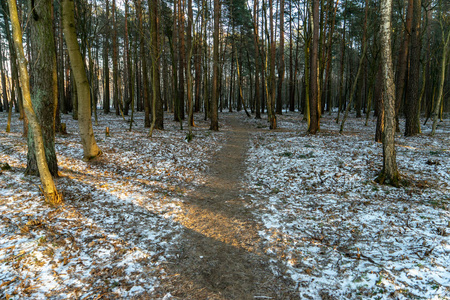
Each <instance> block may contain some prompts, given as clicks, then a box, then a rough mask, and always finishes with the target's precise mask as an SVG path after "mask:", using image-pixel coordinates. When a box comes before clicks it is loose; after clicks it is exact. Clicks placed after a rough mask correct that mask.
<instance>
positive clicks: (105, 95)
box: [103, 0, 111, 114]
mask: <svg viewBox="0 0 450 300" xmlns="http://www.w3.org/2000/svg"><path fill="white" fill-rule="evenodd" d="M105 6H106V24H105V25H106V26H105V35H104V36H103V39H104V41H103V111H104V113H105V114H108V113H109V112H110V106H111V100H110V94H109V32H110V27H109V0H106V1H105Z"/></svg>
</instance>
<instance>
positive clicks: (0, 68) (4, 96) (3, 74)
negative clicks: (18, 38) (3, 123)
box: [0, 43, 12, 112]
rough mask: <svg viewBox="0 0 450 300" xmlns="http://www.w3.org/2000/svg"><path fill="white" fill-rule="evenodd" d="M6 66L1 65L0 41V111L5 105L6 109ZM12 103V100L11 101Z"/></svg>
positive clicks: (1, 49) (0, 46) (0, 51)
mask: <svg viewBox="0 0 450 300" xmlns="http://www.w3.org/2000/svg"><path fill="white" fill-rule="evenodd" d="M5 70H6V68H5V67H4V65H3V48H2V43H0V73H1V81H2V96H3V97H2V98H3V105H2V99H0V112H1V111H3V106H4V107H5V110H8V102H9V100H8V94H7V92H6V75H5ZM11 105H12V101H11Z"/></svg>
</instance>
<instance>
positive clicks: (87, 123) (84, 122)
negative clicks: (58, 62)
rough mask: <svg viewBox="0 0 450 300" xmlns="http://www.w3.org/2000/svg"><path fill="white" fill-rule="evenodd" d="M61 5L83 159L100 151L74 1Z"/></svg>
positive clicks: (94, 155) (92, 156) (65, 1)
mask: <svg viewBox="0 0 450 300" xmlns="http://www.w3.org/2000/svg"><path fill="white" fill-rule="evenodd" d="M62 5H63V29H64V37H65V40H66V45H67V50H68V52H69V58H70V64H71V66H72V70H73V73H74V77H75V83H76V86H77V94H78V126H79V128H80V135H81V143H82V144H83V152H84V159H85V160H90V159H92V158H95V157H97V156H99V155H100V154H101V153H102V152H101V150H100V148H99V147H98V146H97V143H96V142H95V137H94V131H93V129H92V121H91V94H90V88H89V82H88V80H87V77H86V70H85V68H84V63H83V58H82V57H81V53H80V48H79V45H78V41H77V34H76V31H75V18H74V3H73V0H63V1H62Z"/></svg>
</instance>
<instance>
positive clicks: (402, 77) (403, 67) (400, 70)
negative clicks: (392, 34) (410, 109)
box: [395, 0, 414, 131]
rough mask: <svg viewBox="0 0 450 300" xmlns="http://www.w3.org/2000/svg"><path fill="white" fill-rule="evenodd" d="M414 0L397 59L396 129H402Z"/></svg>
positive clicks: (409, 2)
mask: <svg viewBox="0 0 450 300" xmlns="http://www.w3.org/2000/svg"><path fill="white" fill-rule="evenodd" d="M413 3H414V2H413V0H408V8H407V12H406V23H405V32H404V34H403V41H402V44H401V47H400V52H399V55H398V60H397V76H396V82H395V86H396V90H395V122H396V131H400V128H399V120H398V119H399V114H400V107H401V104H402V101H403V94H404V90H405V83H406V79H407V77H406V75H407V73H408V50H409V40H410V36H411V27H412V14H413Z"/></svg>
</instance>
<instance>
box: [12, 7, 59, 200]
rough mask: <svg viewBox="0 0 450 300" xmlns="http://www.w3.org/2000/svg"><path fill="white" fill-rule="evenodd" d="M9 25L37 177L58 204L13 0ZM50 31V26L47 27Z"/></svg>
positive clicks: (47, 197) (50, 198)
mask: <svg viewBox="0 0 450 300" xmlns="http://www.w3.org/2000/svg"><path fill="white" fill-rule="evenodd" d="M8 4H9V13H10V18H11V25H12V28H13V40H14V45H15V49H16V53H17V56H18V62H19V73H20V82H21V86H22V93H23V99H24V103H23V104H24V110H25V113H26V115H27V119H28V121H29V124H30V129H31V130H32V131H33V137H34V147H35V154H36V161H37V165H38V168H39V177H40V179H41V183H42V186H43V192H44V198H45V201H47V202H48V203H50V204H58V203H60V202H61V194H59V193H58V191H57V190H56V186H55V183H54V181H53V178H52V175H51V173H50V171H49V169H48V165H47V160H46V159H45V148H44V140H43V138H42V131H41V127H40V125H39V120H38V118H37V116H36V113H35V112H34V109H33V105H32V102H31V95H30V83H29V82H30V78H29V75H28V70H27V61H26V59H25V54H24V51H23V44H22V29H21V28H20V23H19V17H18V14H17V5H16V1H15V0H8ZM48 30H49V31H51V28H48Z"/></svg>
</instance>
